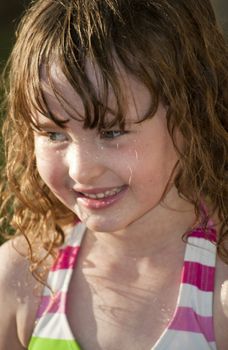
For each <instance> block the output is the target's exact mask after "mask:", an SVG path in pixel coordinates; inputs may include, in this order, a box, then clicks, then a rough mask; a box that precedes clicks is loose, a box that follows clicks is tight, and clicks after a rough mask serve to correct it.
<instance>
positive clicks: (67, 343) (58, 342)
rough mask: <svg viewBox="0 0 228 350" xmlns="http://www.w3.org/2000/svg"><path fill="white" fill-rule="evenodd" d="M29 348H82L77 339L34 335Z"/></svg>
mask: <svg viewBox="0 0 228 350" xmlns="http://www.w3.org/2000/svg"><path fill="white" fill-rule="evenodd" d="M28 350H81V348H80V346H79V345H78V344H77V343H76V341H75V340H65V339H48V338H39V337H32V339H31V340H30V343H29V347H28Z"/></svg>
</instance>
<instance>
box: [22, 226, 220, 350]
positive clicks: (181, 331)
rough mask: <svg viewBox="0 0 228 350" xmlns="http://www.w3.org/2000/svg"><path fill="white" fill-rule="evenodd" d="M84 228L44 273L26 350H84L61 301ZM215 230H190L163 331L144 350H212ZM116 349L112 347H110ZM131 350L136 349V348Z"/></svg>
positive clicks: (78, 228) (71, 237) (74, 232)
mask: <svg viewBox="0 0 228 350" xmlns="http://www.w3.org/2000/svg"><path fill="white" fill-rule="evenodd" d="M84 232H85V226H84V224H82V223H78V224H77V225H76V226H75V227H74V228H73V229H72V231H71V233H70V235H69V238H68V240H66V243H65V244H64V246H63V247H62V248H61V249H60V251H59V255H58V258H57V260H56V262H55V264H54V265H53V266H52V268H51V270H50V272H49V275H48V281H47V282H48V285H50V286H51V288H52V290H53V291H54V293H51V292H50V290H49V289H48V288H46V287H45V288H44V292H43V295H42V299H41V304H40V307H39V309H38V312H37V320H36V323H35V327H34V332H33V335H32V337H31V340H30V343H29V347H28V350H86V349H83V348H82V347H81V346H80V345H79V344H78V342H77V341H76V340H75V338H74V335H73V332H72V330H71V329H70V326H69V323H68V320H67V315H66V300H67V291H68V287H69V283H70V280H71V276H72V272H73V269H75V266H76V262H77V256H78V253H79V249H80V244H81V241H82V238H83V235H84ZM215 241H216V232H215V230H214V229H213V228H212V227H211V226H210V228H208V229H207V232H205V231H204V230H202V229H201V228H197V229H194V231H192V232H191V233H190V234H189V236H188V239H187V243H186V249H185V257H184V262H183V268H182V275H181V283H180V288H179V295H178V299H177V305H176V309H175V312H174V315H173V317H172V319H171V321H170V322H169V325H168V327H167V328H166V329H165V331H164V332H163V333H162V335H161V336H160V338H159V339H158V341H157V342H156V344H155V345H153V346H152V348H151V349H150V350H167V349H170V350H174V349H175V350H183V349H184V350H192V349H200V350H210V349H212V350H216V344H215V335H214V328H213V291H214V277H215V261H216V244H215ZM116 349H118V344H117V346H116ZM136 350H137V349H136Z"/></svg>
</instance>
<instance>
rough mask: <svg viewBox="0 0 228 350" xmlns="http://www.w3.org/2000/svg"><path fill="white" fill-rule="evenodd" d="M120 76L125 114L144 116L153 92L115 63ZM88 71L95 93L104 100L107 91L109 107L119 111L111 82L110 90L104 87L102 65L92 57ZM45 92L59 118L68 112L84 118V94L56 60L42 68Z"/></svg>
mask: <svg viewBox="0 0 228 350" xmlns="http://www.w3.org/2000/svg"><path fill="white" fill-rule="evenodd" d="M116 70H117V77H118V82H119V86H120V91H121V102H122V103H123V106H122V107H123V109H124V112H125V116H126V117H128V118H131V117H133V116H134V118H135V119H136V120H139V118H140V119H142V118H143V117H144V116H145V115H146V113H147V112H148V109H149V107H150V104H151V95H150V93H149V90H148V89H147V88H146V87H145V85H144V84H143V83H142V82H140V81H139V80H138V79H136V78H135V77H134V76H133V75H131V74H129V73H127V72H126V70H125V69H124V68H123V67H122V66H121V65H120V64H118V65H117V66H116ZM86 75H87V77H88V79H89V81H90V83H91V86H92V87H93V90H94V91H95V93H96V97H97V99H98V100H99V101H102V98H103V95H104V93H107V102H106V103H107V106H106V107H107V111H108V113H110V114H113V115H116V113H117V111H118V101H117V97H116V94H115V93H114V91H113V89H112V87H111V85H110V84H109V85H108V91H104V89H105V84H104V83H103V77H102V75H101V72H100V70H99V68H98V67H97V66H96V65H94V64H92V63H91V62H90V61H89V60H88V61H87V63H86ZM41 88H42V93H43V96H44V99H45V102H46V103H47V106H48V109H49V110H50V111H51V113H52V114H53V115H54V116H56V117H57V118H60V119H62V118H63V119H65V118H66V115H67V118H69V116H75V117H80V118H83V116H84V114H85V106H84V103H83V99H82V97H81V96H80V95H79V94H78V93H77V92H76V90H75V89H74V87H73V86H72V85H71V84H70V83H69V81H68V80H67V78H66V76H65V75H64V73H63V72H62V70H61V68H60V65H59V64H58V63H55V62H53V63H52V64H51V65H50V68H49V70H47V69H46V67H45V65H43V66H42V69H41Z"/></svg>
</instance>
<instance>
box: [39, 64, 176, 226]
mask: <svg viewBox="0 0 228 350" xmlns="http://www.w3.org/2000/svg"><path fill="white" fill-rule="evenodd" d="M51 72H52V78H53V80H54V82H55V84H56V85H57V86H58V89H59V90H60V92H61V94H62V95H63V97H64V98H65V99H66V100H67V101H69V106H71V112H72V111H73V110H72V107H73V108H75V110H77V111H79V112H80V114H83V105H82V102H81V100H80V98H79V96H78V95H76V93H75V92H74V91H73V89H72V87H71V86H70V85H69V83H68V82H67V81H66V79H65V78H64V76H63V74H62V73H61V72H59V71H58V70H57V68H56V66H53V69H52V71H51ZM90 77H91V80H92V81H93V83H94V84H95V86H96V85H97V83H96V77H95V74H94V72H93V71H92V70H91V69H90ZM123 78H124V84H125V91H126V92H127V102H128V110H127V112H126V131H127V132H126V133H122V132H121V131H119V128H118V127H116V128H115V127H114V128H112V130H104V131H102V132H101V133H98V131H97V130H90V129H83V128H82V123H81V122H79V121H77V120H74V119H72V118H71V117H70V115H69V114H67V113H66V111H65V110H64V109H63V108H62V106H61V105H60V103H59V102H58V100H57V98H56V97H54V94H53V92H52V90H51V88H50V87H49V86H48V84H47V79H46V77H45V74H44V73H43V84H44V85H43V86H44V94H45V98H46V100H47V103H48V106H49V108H50V110H51V111H52V113H53V114H54V115H55V116H56V117H57V118H59V119H69V122H68V123H67V129H64V130H63V129H61V128H59V127H58V126H56V125H55V124H54V123H53V122H52V121H51V120H49V119H47V118H46V117H44V116H42V115H41V114H37V116H36V118H37V120H38V122H39V124H40V127H41V128H42V129H43V130H44V131H45V132H47V133H48V134H47V135H42V134H38V133H34V135H35V136H34V137H35V155H36V160H37V167H38V171H39V173H40V176H41V178H42V179H43V181H44V182H45V183H46V184H47V185H48V187H49V188H50V189H51V191H52V192H53V193H54V194H55V195H56V196H57V197H58V198H59V199H60V201H61V202H63V203H64V204H65V205H66V206H67V207H68V208H69V209H70V210H72V211H73V212H74V213H76V214H77V216H78V217H79V219H80V220H81V221H84V222H86V225H87V227H88V228H90V229H91V230H96V231H101V232H102V231H104V232H106V231H107V232H111V231H118V230H121V229H124V228H126V227H127V226H128V225H129V224H131V223H133V222H135V221H137V220H140V219H142V218H143V217H145V216H146V215H148V214H150V213H152V212H153V211H154V210H156V208H157V207H159V202H160V199H161V196H162V194H163V191H164V189H165V187H166V185H167V182H168V180H169V177H170V175H171V173H172V170H173V168H174V166H175V164H176V162H177V155H176V152H175V150H174V147H173V144H172V140H171V138H170V136H169V134H168V130H167V125H166V109H165V108H164V107H163V106H162V105H161V104H160V106H159V108H158V110H157V112H156V114H155V116H154V117H153V118H152V119H149V120H146V121H144V122H142V123H140V124H134V122H136V121H137V120H138V118H140V117H141V116H143V115H144V114H145V113H146V112H147V110H148V107H149V105H150V95H149V93H148V91H147V89H146V88H145V87H144V86H143V85H142V84H140V83H139V82H137V81H136V80H134V79H133V78H132V77H130V76H128V75H126V73H123ZM109 107H111V108H112V109H115V105H114V98H112V97H111V98H110V101H109ZM69 108H70V107H69ZM95 195H96V196H95ZM88 196H90V197H91V198H88ZM94 197H99V198H94Z"/></svg>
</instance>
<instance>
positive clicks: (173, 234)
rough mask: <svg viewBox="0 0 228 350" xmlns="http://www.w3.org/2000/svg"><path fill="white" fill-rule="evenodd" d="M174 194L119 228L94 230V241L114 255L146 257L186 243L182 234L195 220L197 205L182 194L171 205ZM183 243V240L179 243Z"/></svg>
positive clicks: (91, 239)
mask: <svg viewBox="0 0 228 350" xmlns="http://www.w3.org/2000/svg"><path fill="white" fill-rule="evenodd" d="M170 197H172V194H169V198H167V200H166V201H165V202H164V203H163V204H159V205H158V206H157V207H156V208H155V209H153V210H152V211H150V212H148V213H147V214H145V215H144V216H143V217H142V218H140V219H139V220H137V221H135V222H132V223H131V224H130V225H128V227H126V228H125V229H123V230H121V231H118V232H111V233H104V232H90V231H88V238H89V240H90V242H91V244H92V245H95V246H96V245H97V244H99V246H101V247H102V249H103V250H104V251H105V252H107V253H108V254H110V255H113V256H114V255H115V256H118V257H123V256H124V257H129V258H133V257H134V258H143V257H147V256H151V255H153V257H155V256H156V255H159V256H161V255H163V254H161V253H162V252H163V253H167V252H170V253H172V252H173V251H175V249H176V247H177V246H180V245H181V244H182V236H183V235H184V233H185V232H186V231H188V230H189V229H190V228H191V227H192V226H193V225H194V223H195V214H194V208H193V206H192V205H191V204H189V203H188V202H186V201H184V200H183V199H181V198H179V197H178V200H176V201H175V205H173V204H172V206H171V205H169V202H171V203H173V202H172V201H170V199H171V198H170ZM178 243H179V244H178Z"/></svg>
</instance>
